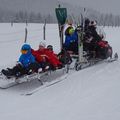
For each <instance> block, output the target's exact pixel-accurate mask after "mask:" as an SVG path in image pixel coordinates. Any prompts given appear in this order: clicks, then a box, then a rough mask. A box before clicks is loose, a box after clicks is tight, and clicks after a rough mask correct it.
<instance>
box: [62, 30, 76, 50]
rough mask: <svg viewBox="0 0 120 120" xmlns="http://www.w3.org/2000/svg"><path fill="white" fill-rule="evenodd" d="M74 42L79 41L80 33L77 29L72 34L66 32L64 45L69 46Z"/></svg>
mask: <svg viewBox="0 0 120 120" xmlns="http://www.w3.org/2000/svg"><path fill="white" fill-rule="evenodd" d="M72 42H76V43H77V42H78V35H77V32H76V31H75V32H74V33H73V34H72V35H68V34H66V36H65V43H64V47H65V48H68V47H69V46H70V44H71V43H72Z"/></svg>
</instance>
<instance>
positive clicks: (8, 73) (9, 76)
mask: <svg viewBox="0 0 120 120" xmlns="http://www.w3.org/2000/svg"><path fill="white" fill-rule="evenodd" d="M1 72H2V74H3V75H5V76H6V77H7V78H11V77H12V76H13V73H12V72H10V71H8V70H5V69H2V71H1Z"/></svg>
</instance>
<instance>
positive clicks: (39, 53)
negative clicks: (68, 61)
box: [32, 42, 62, 70]
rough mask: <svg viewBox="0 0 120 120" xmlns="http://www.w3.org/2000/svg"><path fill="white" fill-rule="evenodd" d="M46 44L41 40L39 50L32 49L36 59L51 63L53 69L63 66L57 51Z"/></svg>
mask: <svg viewBox="0 0 120 120" xmlns="http://www.w3.org/2000/svg"><path fill="white" fill-rule="evenodd" d="M45 46H46V45H45V43H44V42H40V44H39V48H38V50H33V49H32V54H33V56H34V57H35V58H36V61H37V62H39V63H41V62H44V63H49V65H50V68H51V69H52V70H55V69H57V68H61V67H62V63H61V62H60V61H59V59H58V58H57V56H56V55H55V53H54V52H51V51H49V49H47V48H45Z"/></svg>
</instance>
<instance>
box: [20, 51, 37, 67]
mask: <svg viewBox="0 0 120 120" xmlns="http://www.w3.org/2000/svg"><path fill="white" fill-rule="evenodd" d="M19 62H20V63H21V64H22V65H23V67H25V68H27V67H28V66H29V65H30V64H31V63H34V62H35V57H34V56H33V55H32V53H31V51H28V53H27V54H22V55H21V56H20V58H19Z"/></svg>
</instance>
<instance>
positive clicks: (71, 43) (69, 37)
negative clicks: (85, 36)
mask: <svg viewBox="0 0 120 120" xmlns="http://www.w3.org/2000/svg"><path fill="white" fill-rule="evenodd" d="M63 46H64V48H65V50H67V51H72V52H73V53H74V54H78V35H77V31H76V30H74V28H73V27H71V26H70V27H68V28H67V29H66V31H65V42H64V45H63Z"/></svg>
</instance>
